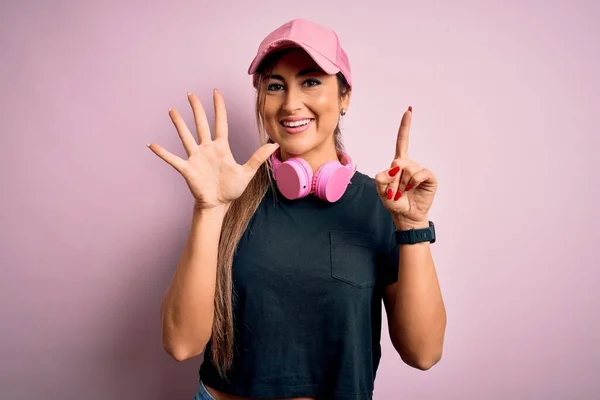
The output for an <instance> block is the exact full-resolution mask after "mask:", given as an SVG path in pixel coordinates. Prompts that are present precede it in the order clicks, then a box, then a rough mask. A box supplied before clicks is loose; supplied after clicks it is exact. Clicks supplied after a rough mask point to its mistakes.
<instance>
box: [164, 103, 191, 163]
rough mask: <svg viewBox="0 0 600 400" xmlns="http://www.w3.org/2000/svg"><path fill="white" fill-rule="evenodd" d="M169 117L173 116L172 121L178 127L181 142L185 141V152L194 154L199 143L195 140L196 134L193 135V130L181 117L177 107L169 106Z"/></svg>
mask: <svg viewBox="0 0 600 400" xmlns="http://www.w3.org/2000/svg"><path fill="white" fill-rule="evenodd" d="M169 117H171V121H173V125H175V129H177V134H178V135H179V139H181V143H183V148H184V149H185V152H186V153H187V155H188V156H189V155H190V154H192V151H193V150H194V148H196V146H197V145H198V144H197V143H196V140H194V136H192V132H190V130H189V129H188V127H187V125H186V124H185V121H184V120H183V118H182V117H181V114H179V112H178V111H177V110H175V109H171V108H169Z"/></svg>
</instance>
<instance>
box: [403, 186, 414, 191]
mask: <svg viewBox="0 0 600 400" xmlns="http://www.w3.org/2000/svg"><path fill="white" fill-rule="evenodd" d="M410 189H412V185H406V189H404V190H405V191H407V192H408V191H409V190H410Z"/></svg>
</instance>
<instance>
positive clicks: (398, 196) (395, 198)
mask: <svg viewBox="0 0 600 400" xmlns="http://www.w3.org/2000/svg"><path fill="white" fill-rule="evenodd" d="M400 197H402V192H401V191H398V193H396V197H394V201H396V200H398V199H399V198H400Z"/></svg>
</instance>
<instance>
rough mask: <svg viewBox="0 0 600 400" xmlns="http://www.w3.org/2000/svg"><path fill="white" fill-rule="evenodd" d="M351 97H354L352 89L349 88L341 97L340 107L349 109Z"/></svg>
mask: <svg viewBox="0 0 600 400" xmlns="http://www.w3.org/2000/svg"><path fill="white" fill-rule="evenodd" d="M351 97H352V90H350V89H348V92H347V93H346V94H345V95H344V96H342V98H341V102H340V109H342V108H343V109H345V110H346V111H348V108H350V98H351Z"/></svg>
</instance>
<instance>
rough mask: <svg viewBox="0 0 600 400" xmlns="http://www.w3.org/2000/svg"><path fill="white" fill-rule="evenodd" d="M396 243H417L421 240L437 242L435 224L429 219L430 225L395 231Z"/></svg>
mask: <svg viewBox="0 0 600 400" xmlns="http://www.w3.org/2000/svg"><path fill="white" fill-rule="evenodd" d="M394 235H395V236H396V244H415V243H421V242H430V243H435V226H434V225H433V222H431V221H429V227H427V228H420V229H408V230H405V231H398V230H397V231H395V232H394Z"/></svg>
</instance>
